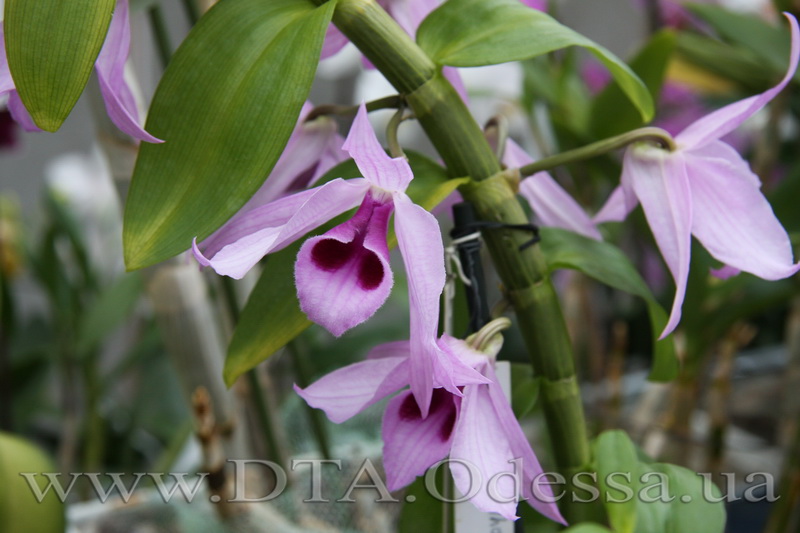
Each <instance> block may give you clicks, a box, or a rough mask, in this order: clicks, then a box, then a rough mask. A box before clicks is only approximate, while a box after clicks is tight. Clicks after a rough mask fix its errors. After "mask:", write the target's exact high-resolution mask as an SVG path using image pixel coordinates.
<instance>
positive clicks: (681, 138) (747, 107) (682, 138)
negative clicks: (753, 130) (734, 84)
mask: <svg viewBox="0 0 800 533" xmlns="http://www.w3.org/2000/svg"><path fill="white" fill-rule="evenodd" d="M784 15H785V16H786V18H787V19H788V20H789V26H790V27H791V32H792V49H791V54H790V56H791V58H790V59H789V67H788V70H787V71H786V75H785V76H784V77H783V79H782V80H781V81H780V83H778V85H776V86H775V87H773V88H772V89H770V90H768V91H766V92H763V93H761V94H757V95H755V96H751V97H750V98H745V99H744V100H740V101H738V102H735V103H733V104H729V105H727V106H725V107H723V108H721V109H718V110H716V111H714V112H713V113H711V114H710V115H706V116H705V117H703V118H701V119H700V120H698V121H697V122H695V123H693V124H692V125H691V126H689V127H688V128H686V129H685V130H683V131H682V132H681V133H680V134H678V135H677V136H676V137H675V141H677V143H678V145H679V146H681V147H682V148H685V149H693V148H700V147H702V146H705V145H706V144H708V143H710V142H713V141H716V140H718V139H720V138H721V137H722V136H724V135H725V134H727V133H730V132H731V131H733V130H734V129H736V128H737V127H739V125H740V124H741V123H742V122H744V121H745V120H747V119H748V118H750V117H751V116H753V115H754V114H755V113H756V112H758V111H759V110H760V109H761V108H762V107H764V106H765V105H766V104H767V103H768V102H769V101H770V100H772V99H773V98H775V96H777V94H778V93H779V92H781V91H782V90H783V88H784V87H785V86H786V84H787V83H789V80H791V79H792V77H793V76H794V73H795V70H796V69H797V60H798V58H800V29H798V26H797V20H796V19H795V18H794V17H793V16H792V15H790V14H788V13H784Z"/></svg>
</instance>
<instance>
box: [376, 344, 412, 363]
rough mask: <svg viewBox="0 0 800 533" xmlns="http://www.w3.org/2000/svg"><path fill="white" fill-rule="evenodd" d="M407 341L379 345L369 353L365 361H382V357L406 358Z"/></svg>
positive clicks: (408, 349)
mask: <svg viewBox="0 0 800 533" xmlns="http://www.w3.org/2000/svg"><path fill="white" fill-rule="evenodd" d="M410 349H411V348H410V345H409V343H408V341H393V342H386V343H384V344H379V345H378V346H376V347H374V348H373V349H371V350H370V351H369V353H368V354H367V359H383V358H384V357H408V354H409V351H410Z"/></svg>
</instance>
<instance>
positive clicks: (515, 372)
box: [511, 363, 541, 418]
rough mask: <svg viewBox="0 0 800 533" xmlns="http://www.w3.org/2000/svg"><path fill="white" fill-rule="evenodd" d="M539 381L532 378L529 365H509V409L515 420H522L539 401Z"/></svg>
mask: <svg viewBox="0 0 800 533" xmlns="http://www.w3.org/2000/svg"><path fill="white" fill-rule="evenodd" d="M540 388H541V380H539V378H537V377H534V375H533V367H532V366H531V365H529V364H520V363H512V364H511V408H512V409H513V410H514V415H516V417H517V418H522V417H523V416H525V415H527V414H528V413H530V412H531V410H533V407H534V406H535V405H536V400H538V399H539V389H540Z"/></svg>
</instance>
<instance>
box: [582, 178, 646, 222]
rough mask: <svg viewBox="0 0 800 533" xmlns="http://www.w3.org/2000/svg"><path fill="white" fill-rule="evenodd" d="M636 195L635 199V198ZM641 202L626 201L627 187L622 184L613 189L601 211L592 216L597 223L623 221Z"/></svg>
mask: <svg viewBox="0 0 800 533" xmlns="http://www.w3.org/2000/svg"><path fill="white" fill-rule="evenodd" d="M635 198H636V197H635V196H634V200H635ZM638 203H639V201H638V200H635V201H633V202H626V199H625V189H624V188H623V187H622V186H621V185H620V186H618V187H616V188H614V190H613V191H611V194H610V195H609V197H608V200H606V203H605V204H603V207H601V208H600V211H598V212H597V214H596V215H595V216H594V217H593V218H592V220H593V221H594V223H595V224H602V223H603V222H622V221H623V220H625V218H627V216H628V214H629V213H630V212H631V210H632V209H633V208H634V207H636V205H637V204H638Z"/></svg>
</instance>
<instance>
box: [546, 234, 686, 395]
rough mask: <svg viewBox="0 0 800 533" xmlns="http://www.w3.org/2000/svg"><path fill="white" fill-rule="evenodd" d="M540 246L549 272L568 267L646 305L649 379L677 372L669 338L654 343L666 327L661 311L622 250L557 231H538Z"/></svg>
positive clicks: (659, 379) (670, 376) (670, 378)
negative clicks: (650, 362) (650, 348)
mask: <svg viewBox="0 0 800 533" xmlns="http://www.w3.org/2000/svg"><path fill="white" fill-rule="evenodd" d="M540 232H541V235H542V242H541V246H542V249H543V251H544V253H545V257H546V258H547V262H548V265H549V267H550V270H555V269H558V268H570V269H573V270H579V271H581V272H583V273H584V274H586V275H587V276H589V277H592V278H594V279H596V280H597V281H600V282H601V283H605V284H606V285H609V286H611V287H614V288H615V289H619V290H622V291H625V292H628V293H630V294H634V295H636V296H640V297H641V298H642V299H644V301H645V303H646V304H647V311H648V313H649V314H650V324H651V330H652V333H653V340H654V347H653V352H654V353H653V368H652V369H651V371H650V376H649V379H651V380H653V381H669V380H672V379H674V378H675V376H676V375H677V372H678V360H677V358H676V356H675V345H674V343H673V341H672V338H671V337H667V338H666V339H663V340H660V341H659V340H657V339H658V337H659V336H660V335H661V332H662V331H663V330H664V327H665V326H666V324H667V315H666V313H665V312H664V309H662V308H661V306H660V305H659V304H658V302H657V301H656V300H655V298H654V297H653V295H652V293H651V292H650V289H648V288H647V285H646V284H645V282H644V280H643V279H642V278H641V276H640V275H639V273H638V272H637V271H636V269H635V268H634V266H633V265H632V264H631V262H630V261H629V260H628V258H627V257H626V256H625V254H624V253H622V251H621V250H620V249H619V248H617V247H616V246H614V245H613V244H609V243H607V242H602V241H596V240H594V239H589V238H587V237H584V236H582V235H578V234H577V233H572V232H570V231H566V230H563V229H558V228H541V229H540Z"/></svg>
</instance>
